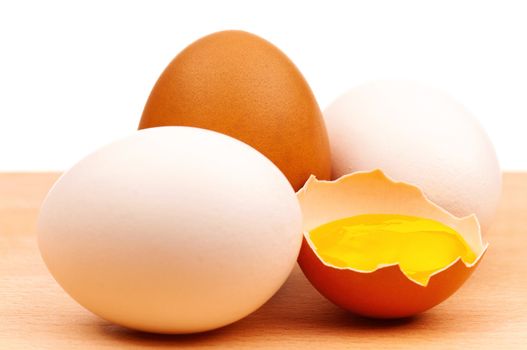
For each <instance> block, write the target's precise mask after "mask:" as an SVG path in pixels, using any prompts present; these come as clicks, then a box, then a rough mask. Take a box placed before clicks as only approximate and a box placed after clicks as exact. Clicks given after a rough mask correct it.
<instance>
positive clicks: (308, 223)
mask: <svg viewBox="0 0 527 350" xmlns="http://www.w3.org/2000/svg"><path fill="white" fill-rule="evenodd" d="M297 196H298V199H299V202H300V206H301V208H302V213H303V218H304V219H303V231H304V240H303V244H302V248H301V251H300V256H299V258H298V263H299V265H300V267H301V268H302V271H303V272H304V274H305V275H306V277H307V278H308V279H309V281H310V282H311V283H312V284H313V286H314V287H315V288H316V289H317V290H318V291H319V292H320V293H321V294H322V295H324V296H325V297H326V298H328V299H329V300H330V301H332V302H333V303H335V304H336V305H338V306H340V307H342V308H344V309H346V310H349V311H351V312H353V313H356V314H359V315H362V316H367V317H375V318H399V317H408V316H413V315H416V314H418V313H421V312H423V311H426V310H428V309H430V308H432V307H433V306H435V305H437V304H439V303H441V302H442V301H444V300H445V299H447V298H448V297H449V296H450V295H452V294H453V293H454V292H455V291H456V290H457V289H458V288H459V287H460V286H461V285H462V284H463V283H464V282H465V281H466V280H467V278H468V277H469V276H470V275H471V274H472V272H473V271H474V270H475V268H476V266H477V265H478V264H479V262H480V261H481V258H482V256H483V255H484V253H485V251H486V250H487V246H488V244H487V243H483V240H482V237H481V231H480V227H479V223H478V220H477V218H476V216H475V215H470V216H467V217H463V218H458V217H456V216H454V215H452V214H451V213H449V212H448V211H446V210H445V209H444V208H442V207H440V206H438V205H437V204H435V203H433V202H432V201H431V200H430V199H429V198H427V197H426V196H425V195H424V194H423V192H422V191H421V190H420V189H419V188H417V187H415V186H413V185H410V184H407V183H404V182H396V181H394V180H393V179H391V178H389V177H387V176H386V175H385V174H384V173H383V172H382V171H380V170H374V171H371V172H356V173H353V174H348V175H345V176H343V177H341V178H339V179H337V180H334V181H319V180H317V179H316V178H315V177H311V178H310V179H309V180H308V181H307V183H306V184H305V186H304V187H303V188H302V189H301V190H300V191H298V193H297Z"/></svg>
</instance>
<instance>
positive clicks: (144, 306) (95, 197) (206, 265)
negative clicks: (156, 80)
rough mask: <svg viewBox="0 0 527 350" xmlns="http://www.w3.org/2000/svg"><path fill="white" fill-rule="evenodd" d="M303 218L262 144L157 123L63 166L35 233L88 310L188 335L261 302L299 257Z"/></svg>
mask: <svg viewBox="0 0 527 350" xmlns="http://www.w3.org/2000/svg"><path fill="white" fill-rule="evenodd" d="M301 221H302V220H301V211H300V207H299V204H298V201H297V199H296V196H295V193H294V191H293V189H292V188H291V186H290V184H289V182H288V181H287V179H286V178H285V177H284V175H283V174H282V173H281V172H280V171H279V170H278V168H276V166H274V164H273V163H272V162H271V161H269V160H268V159H267V158H265V157H264V156H263V155H261V154H260V153H259V152H257V151H256V150H254V149H253V148H251V147H249V146H248V145H246V144H244V143H242V142H240V141H237V140H235V139H233V138H231V137H228V136H225V135H222V134H219V133H215V132H212V131H207V130H202V129H197V128H189V127H162V128H152V129H146V130H142V131H139V132H136V133H135V134H134V135H132V136H130V137H128V138H125V139H123V140H120V141H117V142H115V143H113V144H111V145H109V146H106V147H104V148H102V149H101V150H99V151H97V152H95V153H93V154H92V155H90V156H88V157H87V158H85V159H83V160H82V161H80V162H79V163H78V164H77V165H75V166H74V167H73V168H72V169H71V170H69V171H68V172H67V173H65V174H64V175H63V176H62V177H61V178H60V179H59V181H58V182H57V183H56V184H55V186H54V187H53V188H52V190H51V191H50V193H49V194H48V196H47V198H46V200H45V202H44V204H43V206H42V209H41V213H40V217H39V221H38V239H39V246H40V250H41V253H42V256H43V258H44V260H45V262H46V264H47V266H48V268H49V270H50V271H51V272H52V274H53V276H54V277H55V279H56V280H57V281H58V282H59V283H60V284H61V285H62V287H63V288H64V289H65V290H66V291H67V292H68V293H69V294H70V295H71V296H72V297H73V298H75V299H76V300H77V301H78V302H79V303H80V304H82V305H83V306H85V307H86V308H87V309H89V310H91V311H92V312H94V313H95V314H97V315H99V316H101V317H103V318H105V319H107V320H109V321H112V322H115V323H118V324H121V325H124V326H126V327H130V328H134V329H139V330H144V331H151V332H160V333H189V332H198V331H205V330H209V329H213V328H217V327H221V326H223V325H226V324H229V323H231V322H234V321H236V320H239V319H240V318H242V317H244V316H246V315H248V314H249V313H251V312H253V311H254V310H256V309H257V308H258V307H260V306H261V305H262V304H263V303H265V302H266V301H267V300H268V299H269V298H270V297H271V296H272V295H273V294H274V293H275V292H276V291H277V290H278V289H279V288H280V286H281V285H282V284H283V282H284V281H285V280H286V278H287V276H288V275H289V273H290V271H291V269H292V268H293V266H294V264H295V262H296V258H297V255H298V252H299V249H300V244H301V240H302V230H301V225H302V223H301ZM58 312H60V310H59V311H58Z"/></svg>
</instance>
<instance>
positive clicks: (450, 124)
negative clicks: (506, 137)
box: [324, 81, 501, 230]
mask: <svg viewBox="0 0 527 350" xmlns="http://www.w3.org/2000/svg"><path fill="white" fill-rule="evenodd" d="M324 117H325V121H326V127H327V129H328V133H329V139H330V144H331V153H332V167H333V178H338V177H340V176H342V175H345V174H349V173H351V172H354V171H370V170H374V169H382V170H383V171H384V172H385V173H386V174H387V175H388V176H390V177H391V178H393V179H395V180H397V181H404V182H408V183H410V184H414V185H417V186H419V187H420V188H421V189H422V190H423V191H424V192H425V194H426V195H427V196H428V197H429V198H430V199H431V200H432V201H434V202H435V203H437V204H439V205H440V206H442V207H444V208H445V209H447V210H448V211H450V212H451V213H453V214H454V215H456V216H467V215H470V214H472V213H474V214H476V215H477V217H478V219H479V221H480V223H481V226H482V228H483V229H484V230H485V229H487V228H488V227H489V226H490V223H491V221H492V219H493V216H494V214H495V211H496V208H497V205H498V201H499V197H500V194H501V172H500V168H499V164H498V160H497V157H496V153H495V151H494V148H493V146H492V144H491V142H490V140H489V138H488V136H487V135H486V133H485V131H484V130H483V128H482V127H481V126H480V125H479V123H478V122H477V120H476V119H475V118H474V117H473V116H472V115H471V114H470V113H469V112H468V111H466V110H465V109H464V108H463V106H461V105H460V104H459V103H457V102H456V101H455V100H453V99H452V98H451V97H449V96H447V95H444V94H443V93H442V92H441V91H438V90H435V89H432V88H428V87H424V86H421V85H419V84H416V83H413V82H408V81H380V82H373V83H369V84H365V85H362V86H359V87H357V88H354V89H352V90H350V91H349V92H348V93H347V94H345V95H343V96H341V97H340V98H338V99H337V100H336V101H335V102H334V103H333V104H331V105H330V106H329V107H328V108H327V109H326V111H325V112H324Z"/></svg>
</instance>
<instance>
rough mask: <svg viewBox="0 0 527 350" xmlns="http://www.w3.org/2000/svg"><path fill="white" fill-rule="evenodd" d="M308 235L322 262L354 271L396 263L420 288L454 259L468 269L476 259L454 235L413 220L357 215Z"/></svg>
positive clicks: (444, 228) (442, 227) (441, 226)
mask: <svg viewBox="0 0 527 350" xmlns="http://www.w3.org/2000/svg"><path fill="white" fill-rule="evenodd" d="M309 236H310V239H311V242H312V243H313V244H314V246H315V248H316V251H317V254H318V256H319V257H320V258H321V259H322V260H324V261H325V262H326V263H329V264H331V265H333V266H336V267H349V268H353V269H355V270H360V271H373V270H375V269H377V268H378V267H381V266H385V265H394V264H399V266H400V268H401V270H402V272H403V273H404V274H405V275H406V276H408V277H409V278H410V279H412V280H413V281H416V282H418V283H420V284H422V285H426V284H427V283H428V280H429V279H430V276H431V275H432V274H433V273H434V272H437V271H439V270H442V269H444V268H445V267H447V266H448V265H450V264H451V263H452V262H454V261H455V260H456V259H458V258H459V257H461V259H462V260H463V261H464V262H466V263H469V264H470V263H473V262H474V261H475V260H476V254H475V253H474V252H473V251H472V249H471V248H470V247H469V246H468V244H467V242H466V241H465V240H464V239H463V237H462V236H461V235H460V234H459V233H457V232H456V231H454V230H453V229H452V228H450V227H448V226H446V225H444V224H442V223H440V222H438V221H435V220H431V219H425V218H420V217H415V216H405V215H395V214H366V215H358V216H353V217H349V218H345V219H339V220H336V221H332V222H329V223H327V224H324V225H321V226H319V227H317V228H315V229H314V230H312V231H310V232H309Z"/></svg>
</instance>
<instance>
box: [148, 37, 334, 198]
mask: <svg viewBox="0 0 527 350" xmlns="http://www.w3.org/2000/svg"><path fill="white" fill-rule="evenodd" d="M165 125H184V126H194V127H200V128H204V129H210V130H214V131H218V132H221V133H224V134H227V135H230V136H232V137H234V138H237V139H239V140H241V141H243V142H245V143H247V144H249V145H251V146H253V147H254V148H256V149H257V150H258V151H260V152H262V153H263V154H264V155H265V156H267V157H268V158H269V159H271V160H272V161H273V162H274V163H275V164H276V165H277V166H278V168H280V170H282V172H283V173H284V174H285V175H286V177H287V178H288V179H289V181H290V182H291V184H292V185H293V187H294V188H295V190H298V189H299V188H300V187H302V185H303V184H304V183H305V181H306V180H307V179H308V177H309V176H310V175H311V174H314V175H316V176H317V177H318V178H320V179H329V177H330V170H331V159H330V154H329V143H328V139H327V133H326V129H325V126H324V121H323V117H322V113H321V111H320V109H319V107H318V104H317V102H316V100H315V97H314V96H313V93H312V92H311V89H310V87H309V85H308V84H307V82H306V81H305V79H304V78H303V76H302V74H301V73H300V71H299V70H298V69H297V67H296V66H295V65H294V64H293V62H291V60H289V58H288V57H287V56H286V55H285V54H284V53H282V52H281V51H280V50H279V49H278V48H276V47H275V46H274V45H272V44H271V43H269V42H267V41H265V40H264V39H262V38H260V37H258V36H256V35H253V34H250V33H247V32H243V31H236V30H231V31H223V32H218V33H214V34H211V35H208V36H206V37H204V38H202V39H200V40H198V41H196V42H194V43H193V44H191V45H190V46H188V47H187V48H186V49H184V50H183V51H182V52H181V53H179V54H178V55H177V56H176V58H175V59H174V60H173V61H172V62H171V63H170V64H169V65H168V67H167V68H166V69H165V71H164V72H163V74H162V75H161V76H160V77H159V80H158V81H157V83H156V84H155V86H154V88H153V90H152V92H151V94H150V97H149V99H148V101H147V103H146V106H145V109H144V112H143V116H142V118H141V122H140V124H139V129H144V128H149V127H153V126H165Z"/></svg>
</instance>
